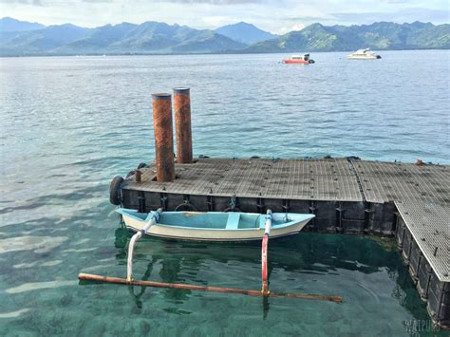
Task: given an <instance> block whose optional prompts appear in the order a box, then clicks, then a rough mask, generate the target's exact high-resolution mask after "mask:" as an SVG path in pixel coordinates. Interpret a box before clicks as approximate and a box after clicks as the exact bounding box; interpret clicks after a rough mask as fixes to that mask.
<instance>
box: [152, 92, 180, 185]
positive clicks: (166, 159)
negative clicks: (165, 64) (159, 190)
mask: <svg viewBox="0 0 450 337" xmlns="http://www.w3.org/2000/svg"><path fill="white" fill-rule="evenodd" d="M152 101H153V104H152V105H153V126H154V130H155V157H156V180H157V181H158V182H168V181H174V180H175V161H174V157H173V126H172V102H171V95H170V94H165V93H160V94H153V95H152Z"/></svg>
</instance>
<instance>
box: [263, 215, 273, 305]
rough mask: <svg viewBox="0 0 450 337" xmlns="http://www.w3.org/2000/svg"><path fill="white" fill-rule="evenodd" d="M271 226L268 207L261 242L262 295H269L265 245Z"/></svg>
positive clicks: (266, 244) (267, 243)
mask: <svg viewBox="0 0 450 337" xmlns="http://www.w3.org/2000/svg"><path fill="white" fill-rule="evenodd" d="M271 228H272V211H271V210H270V209H268V210H267V215H266V223H265V226H264V236H263V239H262V244H261V279H262V288H261V294H262V295H263V296H269V294H270V290H269V284H268V281H267V274H268V272H267V246H268V245H269V235H270V229H271Z"/></svg>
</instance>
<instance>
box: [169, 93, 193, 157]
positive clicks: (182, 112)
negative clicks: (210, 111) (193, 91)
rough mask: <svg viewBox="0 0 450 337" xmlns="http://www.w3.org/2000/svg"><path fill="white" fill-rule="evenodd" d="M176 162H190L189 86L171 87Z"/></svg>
mask: <svg viewBox="0 0 450 337" xmlns="http://www.w3.org/2000/svg"><path fill="white" fill-rule="evenodd" d="M173 108H174V114H175V129H176V140H177V145H176V146H177V151H176V156H177V163H184V164H188V163H192V128H191V98H190V93H189V88H174V89H173Z"/></svg>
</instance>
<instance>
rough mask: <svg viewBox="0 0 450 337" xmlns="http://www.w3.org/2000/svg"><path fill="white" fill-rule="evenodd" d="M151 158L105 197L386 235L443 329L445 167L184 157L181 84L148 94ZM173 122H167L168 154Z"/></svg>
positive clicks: (446, 297)
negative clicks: (299, 216)
mask: <svg viewBox="0 0 450 337" xmlns="http://www.w3.org/2000/svg"><path fill="white" fill-rule="evenodd" d="M152 100H153V102H152V106H153V126H154V132H155V154H156V155H155V159H156V160H155V163H152V164H150V165H147V164H145V163H141V164H139V166H138V167H137V169H135V170H132V171H130V173H128V175H127V176H126V178H125V179H123V178H122V177H120V176H117V177H115V178H114V179H113V180H112V182H111V185H110V200H111V202H112V203H113V204H115V205H122V207H126V208H134V209H137V210H139V211H141V212H148V211H150V210H156V209H158V208H160V207H161V208H163V209H164V210H171V211H172V210H190V211H233V210H236V211H242V212H258V213H265V212H266V210H267V209H271V210H272V211H273V212H298V213H314V214H315V218H314V219H313V221H310V222H309V224H308V225H307V227H306V228H305V229H306V230H310V231H317V232H331V233H346V234H347V233H348V234H368V235H371V234H375V235H386V236H395V238H396V240H397V244H398V247H399V250H400V252H401V255H402V256H403V259H404V261H405V263H406V264H407V265H408V267H409V272H410V274H411V276H412V279H413V281H414V282H415V284H416V286H417V289H418V292H419V294H420V296H421V298H422V299H423V300H424V301H426V302H427V309H428V312H429V314H430V316H431V318H432V319H433V320H434V321H435V322H436V323H438V324H439V325H441V326H444V327H450V284H449V280H450V278H449V272H450V229H449V223H450V221H449V220H450V202H449V200H450V174H449V168H450V166H446V165H430V164H429V165H426V164H424V163H423V162H422V161H420V160H418V162H417V163H416V164H403V163H387V162H374V161H362V160H359V158H356V157H348V158H337V159H334V158H323V159H289V160H285V159H278V158H273V159H260V158H258V157H252V158H248V159H229V158H225V159H219V158H217V159H216V158H214V159H212V158H207V157H204V156H203V157H201V158H197V159H193V156H192V135H191V108H190V92H189V88H175V89H174V90H173V102H174V115H175V123H173V119H172V115H173V114H172V95H171V94H167V93H159V94H153V95H152ZM173 124H175V126H176V130H175V131H176V135H177V137H176V140H177V142H176V161H175V158H174V152H175V151H174V141H173Z"/></svg>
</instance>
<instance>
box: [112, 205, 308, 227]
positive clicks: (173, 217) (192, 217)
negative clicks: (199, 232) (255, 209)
mask: <svg viewBox="0 0 450 337" xmlns="http://www.w3.org/2000/svg"><path fill="white" fill-rule="evenodd" d="M127 211H128V210H127ZM122 212H123V211H122ZM122 212H120V213H122ZM124 213H125V212H124ZM126 213H127V215H128V216H131V217H136V218H138V219H140V220H144V221H145V220H147V219H150V218H151V213H149V214H147V213H138V212H135V211H131V212H129V211H128V212H126ZM291 216H292V214H289V215H285V214H280V215H278V216H273V219H272V227H274V228H276V227H279V226H286V225H289V224H290V223H291V222H293V221H294V220H295V221H296V222H297V221H301V220H306V219H308V218H310V217H311V215H306V214H305V215H303V214H296V216H294V219H292V218H291ZM299 216H301V217H302V219H300V218H299ZM265 222H266V215H265V214H256V213H238V212H228V213H224V212H208V213H201V212H163V213H162V214H161V215H160V218H159V220H158V223H160V224H162V225H167V226H175V227H187V228H204V229H222V230H237V229H258V228H261V229H263V228H264V225H265Z"/></svg>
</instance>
